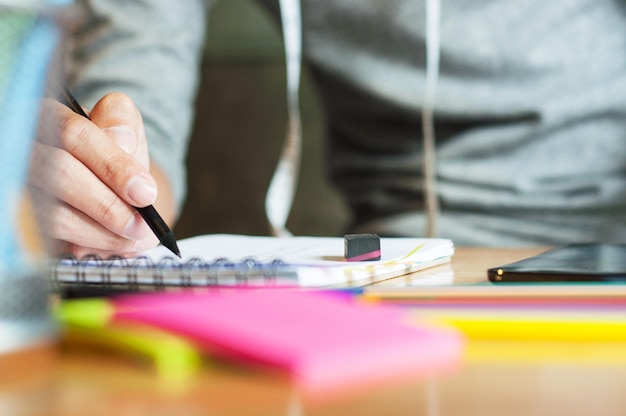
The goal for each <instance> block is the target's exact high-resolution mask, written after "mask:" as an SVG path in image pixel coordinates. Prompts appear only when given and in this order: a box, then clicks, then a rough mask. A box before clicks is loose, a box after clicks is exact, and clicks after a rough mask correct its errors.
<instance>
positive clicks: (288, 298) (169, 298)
mask: <svg viewBox="0 0 626 416" xmlns="http://www.w3.org/2000/svg"><path fill="white" fill-rule="evenodd" d="M80 302H82V305H83V306H84V305H85V304H88V303H89V302H94V301H89V300H78V301H66V303H65V305H64V306H62V308H63V307H66V308H67V307H71V306H72V304H74V305H80ZM95 302H100V305H101V306H102V303H103V302H104V303H105V304H106V305H108V306H107V308H106V311H107V312H106V313H105V315H106V316H105V317H104V319H103V320H102V321H103V322H106V326H108V327H124V326H126V325H142V326H147V327H150V328H155V329H158V330H159V331H164V332H166V333H168V334H172V335H175V336H179V337H181V338H182V339H184V340H186V341H188V342H190V343H191V344H192V345H194V346H196V347H197V348H198V349H199V350H201V351H203V352H208V353H210V354H211V355H213V356H217V357H222V358H225V359H228V360H233V361H236V362H238V363H243V364H246V365H253V366H255V367H259V368H272V369H278V370H281V371H282V372H285V373H286V374H288V375H289V376H290V378H292V379H293V381H294V382H295V383H296V384H297V385H298V386H299V387H300V388H302V389H304V390H307V391H312V392H319V391H328V390H333V389H340V388H343V387H352V386H356V385H362V384H371V383H376V382H380V381H383V380H390V379H394V378H397V377H403V378H404V377H412V376H415V375H420V374H421V375H425V374H427V375H430V374H432V373H435V372H438V371H439V370H442V369H449V368H450V367H452V366H453V365H454V364H455V363H456V362H457V361H458V360H459V358H460V357H461V355H462V349H463V338H462V337H461V336H460V334H459V333H458V332H456V331H455V330H451V329H442V328H434V327H427V326H423V325H419V324H418V325H416V324H409V323H408V322H409V319H407V318H408V316H407V315H406V313H407V312H406V311H404V310H403V309H399V308H394V307H389V306H384V305H373V304H366V303H363V302H359V301H358V300H357V299H355V298H353V297H351V296H341V295H338V294H337V293H328V292H320V291H315V292H313V291H311V292H306V291H297V290H259V289H256V290H255V289H247V290H245V289H241V290H239V289H230V290H214V291H208V292H206V293H191V292H189V293H151V294H136V295H125V296H121V297H117V298H114V299H110V300H97V301H95ZM62 308H61V309H62ZM66 311H67V309H66ZM59 316H60V317H61V319H62V320H64V321H66V322H68V321H72V320H73V321H75V322H76V321H79V320H80V318H71V317H72V316H74V317H77V316H80V314H78V313H77V311H75V310H74V311H73V312H72V313H65V314H63V313H60V314H59ZM64 316H65V318H63V317H64ZM83 316H84V315H83Z"/></svg>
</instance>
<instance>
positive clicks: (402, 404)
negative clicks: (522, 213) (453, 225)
mask: <svg viewBox="0 0 626 416" xmlns="http://www.w3.org/2000/svg"><path fill="white" fill-rule="evenodd" d="M539 251H542V249H481V248H457V252H456V254H455V255H454V259H453V262H452V266H453V270H454V280H455V282H457V283H467V282H478V281H485V280H486V275H485V270H486V269H487V268H488V267H491V266H497V265H500V264H504V263H508V262H510V261H514V260H518V259H521V258H524V257H527V256H529V255H532V254H535V253H537V252H539ZM483 343H484V342H483ZM483 347H485V348H487V350H488V348H498V349H500V351H535V353H534V354H527V357H526V358H525V359H522V358H515V356H514V355H512V356H511V358H510V359H502V357H500V358H499V359H490V358H489V354H486V355H485V354H483V355H481V354H480V353H477V351H481V348H483ZM622 347H623V348H624V349H622ZM468 351H472V352H473V354H468V356H467V357H465V358H464V360H463V362H462V364H461V365H460V366H459V367H458V368H456V369H454V370H451V371H450V372H448V373H447V374H443V375H437V376H430V377H428V378H426V377H424V376H417V375H416V377H415V378H414V379H412V380H403V381H401V382H400V381H399V382H395V383H389V384H386V385H384V386H380V387H378V388H376V389H368V390H364V391H358V392H353V393H352V394H349V395H345V396H341V397H337V398H334V399H327V400H324V401H314V400H309V399H307V398H302V397H298V395H297V394H296V393H295V392H294V391H292V389H291V386H290V385H289V383H288V382H287V381H286V380H283V379H280V378H277V377H275V376H270V375H268V374H266V373H261V372H254V371H251V370H248V369H245V368H241V367H234V366H228V365H227V364H223V363H222V364H216V363H213V364H212V365H211V364H209V365H207V366H205V367H204V368H203V370H202V371H201V373H200V374H199V375H198V376H197V377H195V378H193V379H191V380H189V381H188V383H186V384H180V385H171V384H168V383H166V382H164V381H163V380H162V379H160V378H158V377H157V376H156V374H155V372H154V369H153V368H152V367H151V366H150V365H149V363H147V362H144V361H142V360H139V359H136V358H131V357H128V356H122V355H116V354H114V353H111V351H108V350H100V349H97V348H93V347H92V348H79V347H76V346H74V347H72V346H70V347H69V348H68V347H64V348H60V347H59V346H58V343H54V344H52V346H51V347H41V348H39V349H36V350H29V351H23V352H21V353H19V354H11V355H6V354H5V355H4V356H0V415H3V416H4V415H63V416H65V415H626V346H623V345H620V344H588V343H569V344H568V343H554V342H552V343H538V342H534V343H532V342H527V343H525V344H524V343H519V342H518V343H515V344H511V343H510V342H509V343H506V342H501V343H499V344H498V343H496V344H494V343H491V344H489V345H481V343H480V342H478V341H471V342H470V343H469V345H468ZM537 351H539V352H541V351H544V352H545V354H543V355H542V354H541V353H537ZM572 351H578V353H577V354H571V352H572ZM607 351H609V352H610V354H608V355H607V354H606V352H607ZM616 351H618V353H617V354H616ZM619 351H623V354H620V352H619ZM524 356H525V355H524V354H522V357H524ZM574 356H575V357H576V358H573V357H574ZM608 356H610V357H613V358H612V359H607V357H608ZM616 356H617V357H618V358H617V359H615V357H616ZM528 357H532V358H531V359H528ZM620 357H621V358H620Z"/></svg>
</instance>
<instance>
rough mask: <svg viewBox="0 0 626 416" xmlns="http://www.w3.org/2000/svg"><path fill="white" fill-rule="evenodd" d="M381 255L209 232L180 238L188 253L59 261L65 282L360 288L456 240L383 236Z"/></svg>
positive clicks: (330, 242)
mask: <svg viewBox="0 0 626 416" xmlns="http://www.w3.org/2000/svg"><path fill="white" fill-rule="evenodd" d="M380 243H381V259H380V260H379V261H363V262H347V261H346V260H345V259H344V257H343V256H344V240H343V238H342V237H260V236H246V235H231V234H211V235H202V236H197V237H191V238H187V239H183V240H180V241H179V242H178V245H179V248H180V250H181V253H182V255H183V258H182V260H180V259H177V258H174V257H172V256H171V255H169V254H168V251H167V249H165V248H164V247H157V248H155V249H153V250H151V251H149V252H147V253H146V255H144V256H141V257H135V258H131V259H119V258H118V259H116V258H112V259H99V258H97V257H94V256H87V257H85V258H81V259H74V258H64V259H60V260H58V261H57V262H56V263H55V265H54V267H53V280H54V281H55V282H56V283H58V284H61V285H68V284H69V285H75V284H81V285H110V286H120V285H123V286H135V287H140V286H149V287H196V286H198V287H203V286H277V287H318V288H325V287H358V286H365V285H367V284H371V283H376V282H380V281H382V280H386V279H390V278H393V277H397V276H401V275H404V274H407V273H412V272H417V271H420V270H423V269H427V268H429V267H433V266H436V265H439V264H443V263H447V262H449V261H450V258H451V256H452V255H453V253H454V245H453V244H452V241H450V240H447V239H439V238H381V242H380Z"/></svg>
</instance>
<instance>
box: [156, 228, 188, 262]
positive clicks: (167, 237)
mask: <svg viewBox="0 0 626 416" xmlns="http://www.w3.org/2000/svg"><path fill="white" fill-rule="evenodd" d="M161 244H163V245H164V246H165V247H167V249H168V250H169V251H171V252H172V253H174V254H175V255H176V256H177V257H178V258H181V259H182V258H183V256H182V255H181V254H180V250H179V248H178V244H176V237H174V233H173V232H171V231H170V232H168V233H165V234H164V235H163V236H162V237H161Z"/></svg>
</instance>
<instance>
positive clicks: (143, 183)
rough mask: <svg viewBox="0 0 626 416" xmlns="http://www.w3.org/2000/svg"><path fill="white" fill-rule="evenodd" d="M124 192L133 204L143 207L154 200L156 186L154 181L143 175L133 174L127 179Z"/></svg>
mask: <svg viewBox="0 0 626 416" xmlns="http://www.w3.org/2000/svg"><path fill="white" fill-rule="evenodd" d="M126 193H127V195H128V197H129V198H130V200H131V203H132V204H133V205H135V206H137V207H145V206H148V205H150V204H152V203H154V201H155V200H156V196H157V188H156V186H155V185H154V182H152V181H151V180H150V179H148V178H146V177H145V176H142V175H135V176H133V177H132V178H130V180H129V181H128V184H127V185H126Z"/></svg>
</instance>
